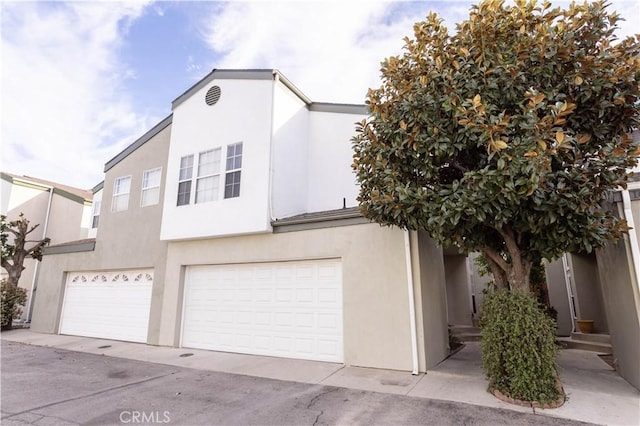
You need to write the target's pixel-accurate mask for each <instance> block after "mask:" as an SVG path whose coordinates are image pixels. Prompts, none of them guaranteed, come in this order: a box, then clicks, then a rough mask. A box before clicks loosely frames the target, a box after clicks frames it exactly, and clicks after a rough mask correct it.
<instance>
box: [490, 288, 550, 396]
mask: <svg viewBox="0 0 640 426" xmlns="http://www.w3.org/2000/svg"><path fill="white" fill-rule="evenodd" d="M481 327H482V330H481V334H482V342H481V348H482V364H483V368H484V370H485V372H486V374H487V378H488V379H489V388H490V389H492V390H493V389H497V390H499V391H500V392H502V393H503V394H504V395H506V396H508V397H511V398H513V399H517V400H521V401H528V402H539V403H541V404H547V403H552V402H555V401H557V400H558V399H559V398H560V397H561V396H562V389H561V388H559V387H558V386H557V384H556V380H557V372H556V369H555V356H556V354H557V353H558V346H557V345H556V342H555V331H556V323H555V321H554V320H553V319H552V318H550V317H549V316H548V315H546V314H545V313H544V312H543V310H542V309H541V306H540V305H539V304H538V302H537V301H536V299H535V297H534V296H533V295H531V294H529V293H525V292H522V291H509V290H506V289H502V290H496V291H491V292H488V293H487V295H486V296H485V299H484V303H483V307H482V317H481Z"/></svg>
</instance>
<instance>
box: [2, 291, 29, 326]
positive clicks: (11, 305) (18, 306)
mask: <svg viewBox="0 0 640 426" xmlns="http://www.w3.org/2000/svg"><path fill="white" fill-rule="evenodd" d="M26 301H27V291H26V290H25V289H24V288H22V287H15V286H13V285H11V284H10V283H9V281H8V280H2V296H1V300H0V302H1V303H2V308H1V309H2V327H6V326H8V325H10V324H11V323H12V321H13V320H14V319H16V318H18V317H19V316H20V314H21V313H22V307H23V306H24V304H25V302H26Z"/></svg>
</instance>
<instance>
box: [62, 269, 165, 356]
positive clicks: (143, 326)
mask: <svg viewBox="0 0 640 426" xmlns="http://www.w3.org/2000/svg"><path fill="white" fill-rule="evenodd" d="M152 286H153V271H151V270H143V271H117V272H73V273H69V274H67V286H66V291H65V296H64V305H63V307H62V318H61V321H60V334H70V335H74V336H87V337H99V338H103V339H113V340H126V341H130V342H143V343H144V342H146V341H147V330H148V328H149V309H150V307H151V289H152Z"/></svg>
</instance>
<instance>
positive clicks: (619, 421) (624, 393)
mask: <svg viewBox="0 0 640 426" xmlns="http://www.w3.org/2000/svg"><path fill="white" fill-rule="evenodd" d="M1 337H2V339H3V340H7V341H12V342H20V343H26V344H30V345H37V346H50V347H55V348H60V349H67V350H72V351H78V352H87V353H93V354H99V355H107V356H112V357H119V358H127V359H135V360H139V361H147V362H152V363H157V364H166V365H174V366H180V367H188V368H194V369H200V370H211V371H219V372H225V373H234V374H242V375H247V376H256V377H266V378H270V379H279V380H287V381H293V382H301V383H311V384H322V385H327V386H337V387H344V388H351V389H362V390H368V391H374V392H383V393H391V394H398V395H406V396H412V397H418V398H430V399H439V400H447V401H455V402H464V403H468V404H474V405H480V406H485V407H494V408H502V409H508V410H513V411H519V412H528V413H531V412H532V411H534V410H533V409H531V408H526V407H519V406H514V405H511V404H507V403H505V402H502V401H500V400H498V399H496V398H494V397H493V396H492V395H490V394H489V393H488V392H487V390H486V389H487V380H486V379H485V378H484V375H483V372H482V370H481V368H480V365H481V359H480V349H479V345H478V344H477V343H467V344H466V346H465V347H464V348H463V349H462V350H461V351H459V352H457V353H456V354H455V355H453V356H452V357H450V358H448V359H447V360H445V361H443V362H442V363H440V364H439V365H438V366H437V367H436V368H434V369H432V370H430V371H429V372H428V373H427V374H420V375H418V376H412V375H411V374H410V373H408V372H403V371H392V370H380V369H372V368H361V367H345V366H343V365H342V364H333V363H325V362H315V361H304V360H293V359H285V358H272V357H263V356H253V355H242V354H232V353H224V352H213V351H205V350H198V349H185V348H168V347H158V346H149V345H145V344H140V343H129V342H120V341H113V340H102V339H92V338H86V337H76V336H61V335H55V334H41V333H35V332H32V331H30V330H28V329H17V330H11V331H8V332H3V333H2V335H1ZM558 370H559V371H560V378H561V380H562V384H563V386H564V389H565V392H566V393H567V396H568V400H567V402H565V404H564V405H563V406H562V407H560V408H556V409H546V410H542V409H537V410H535V412H536V413H538V414H544V415H547V416H553V417H559V418H564V419H571V420H579V421H584V422H589V423H596V424H607V425H639V424H640V392H638V391H637V390H636V389H635V388H634V387H632V386H631V385H630V384H628V383H627V382H626V381H625V380H624V379H622V378H621V377H620V376H619V375H618V374H617V373H616V372H615V371H614V370H613V369H612V368H611V367H609V365H607V364H606V363H605V362H603V361H602V360H600V358H599V357H598V356H597V355H596V354H595V353H593V352H587V351H581V350H577V349H565V350H562V352H561V353H560V356H559V357H558Z"/></svg>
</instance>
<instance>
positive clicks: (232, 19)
mask: <svg viewBox="0 0 640 426" xmlns="http://www.w3.org/2000/svg"><path fill="white" fill-rule="evenodd" d="M473 3H477V2H475V1H467V0H460V1H449V2H444V1H438V2H429V1H422V2H396V3H390V2H380V1H370V2H360V1H341V2H338V1H316V2H307V1H304V2H303V1H298V2H295V1H285V2H235V3H227V4H225V5H224V6H220V5H216V6H215V7H214V8H213V11H212V13H211V15H210V16H208V17H206V20H204V21H203V26H204V27H205V28H206V31H205V34H206V41H207V43H208V45H209V46H210V47H211V48H212V49H213V50H214V51H215V52H217V53H218V54H220V56H219V58H218V60H217V62H215V63H212V64H211V67H212V68H277V69H279V70H280V71H282V72H283V73H284V74H285V75H286V76H287V77H288V78H289V79H290V80H291V81H292V82H293V83H294V84H295V85H296V86H298V87H299V88H300V89H301V90H302V91H303V92H304V93H305V94H306V95H307V96H309V97H310V98H311V99H312V100H314V101H327V102H345V103H362V102H364V99H365V94H366V91H367V88H369V87H377V86H379V84H380V80H379V68H380V61H382V60H383V59H384V58H386V57H389V56H391V55H396V54H400V53H402V46H403V44H404V43H403V41H402V38H403V37H404V36H412V35H413V29H412V28H413V24H414V23H415V22H417V21H420V20H424V19H425V17H426V15H427V14H428V13H429V11H430V10H433V11H435V12H437V13H438V14H439V15H440V17H442V18H443V19H444V20H445V25H446V26H447V27H448V28H449V32H450V33H453V32H454V31H455V24H456V23H458V22H461V21H462V20H464V19H466V18H468V16H469V13H468V12H469V9H470V7H471V4H473ZM556 3H557V2H556V1H554V2H553V4H554V5H556ZM611 3H612V6H611V7H610V10H616V11H618V12H619V13H620V14H621V16H622V17H623V18H625V19H627V21H626V22H621V23H620V26H621V29H620V31H618V35H619V36H624V35H630V34H633V33H634V32H637V28H639V27H640V25H639V24H638V17H637V16H638V14H637V1H635V0H634V1H631V0H612V1H611ZM557 4H558V5H560V6H566V4H567V2H560V3H557Z"/></svg>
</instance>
